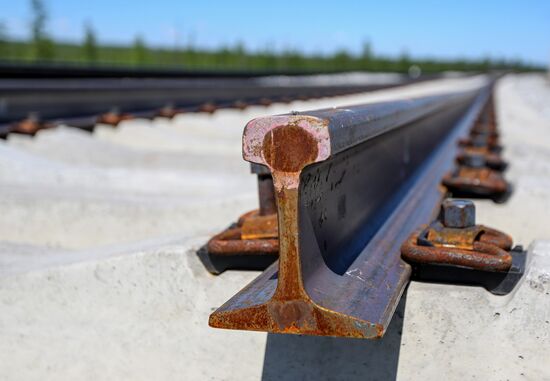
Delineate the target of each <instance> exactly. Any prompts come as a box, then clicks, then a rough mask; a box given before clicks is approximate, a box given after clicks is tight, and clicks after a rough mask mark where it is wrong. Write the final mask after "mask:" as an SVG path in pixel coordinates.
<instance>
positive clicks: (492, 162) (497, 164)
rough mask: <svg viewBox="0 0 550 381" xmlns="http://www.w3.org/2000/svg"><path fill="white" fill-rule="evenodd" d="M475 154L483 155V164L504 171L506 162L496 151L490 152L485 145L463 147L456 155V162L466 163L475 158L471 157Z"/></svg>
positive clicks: (506, 165)
mask: <svg viewBox="0 0 550 381" xmlns="http://www.w3.org/2000/svg"><path fill="white" fill-rule="evenodd" d="M475 155H481V156H483V160H484V162H485V165H486V166H487V167H488V168H491V169H494V170H496V171H504V170H505V169H506V168H507V167H508V163H507V162H506V161H505V160H504V159H502V157H501V156H500V155H499V154H498V153H496V152H492V151H491V150H490V149H489V148H487V147H464V148H463V149H462V150H461V151H460V152H459V153H458V155H457V156H456V162H457V163H458V164H462V165H467V164H468V163H469V162H471V161H472V160H475V159H472V157H473V156H475Z"/></svg>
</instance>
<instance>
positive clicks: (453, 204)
mask: <svg viewBox="0 0 550 381" xmlns="http://www.w3.org/2000/svg"><path fill="white" fill-rule="evenodd" d="M441 220H442V221H441V222H442V223H443V225H444V226H445V227H447V228H469V227H472V226H474V225H475V224H476V207H475V205H474V203H473V202H472V201H470V200H463V199H458V198H447V199H445V200H444V201H443V203H442V204H441Z"/></svg>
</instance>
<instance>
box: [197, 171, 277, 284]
mask: <svg viewBox="0 0 550 381" xmlns="http://www.w3.org/2000/svg"><path fill="white" fill-rule="evenodd" d="M252 173H255V174H257V176H258V197H259V200H260V208H259V209H257V210H253V211H251V212H248V213H245V214H243V215H242V216H241V217H239V219H238V221H237V222H236V223H235V224H232V225H231V226H230V227H229V228H227V229H225V230H224V231H222V232H221V233H218V234H216V235H215V236H214V237H212V238H211V239H210V240H209V241H208V243H207V244H206V245H205V246H204V247H202V248H201V249H199V251H198V252H197V254H198V256H199V258H200V259H201V261H202V262H203V264H204V266H205V267H206V268H207V270H208V271H210V272H211V273H213V274H220V273H222V272H223V271H225V270H227V269H245V270H263V269H265V268H266V267H267V266H269V265H270V264H271V263H273V261H275V260H276V259H277V257H278V255H279V228H278V225H277V206H276V204H275V195H274V189H273V178H272V177H271V173H270V172H269V170H267V169H266V168H265V167H263V166H260V165H253V166H252Z"/></svg>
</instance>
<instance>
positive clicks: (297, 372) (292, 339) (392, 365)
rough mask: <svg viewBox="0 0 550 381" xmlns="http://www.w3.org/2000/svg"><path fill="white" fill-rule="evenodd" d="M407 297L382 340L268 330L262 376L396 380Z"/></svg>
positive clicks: (270, 377)
mask: <svg viewBox="0 0 550 381" xmlns="http://www.w3.org/2000/svg"><path fill="white" fill-rule="evenodd" d="M406 299H407V295H406V292H405V293H404V294H403V297H402V298H401V302H400V303H399V306H398V307H397V310H396V312H395V314H394V316H393V319H392V321H391V323H390V326H389V327H388V330H387V331H386V334H385V335H384V338H383V339H381V340H361V339H347V338H334V337H317V336H296V335H280V334H269V335H268V336H267V344H266V349H265V357H264V367H263V373H262V380H264V381H270V380H348V381H352V380H362V381H365V380H395V378H396V376H397V365H398V361H399V350H400V348H401V334H402V329H403V317H404V312H405V303H406Z"/></svg>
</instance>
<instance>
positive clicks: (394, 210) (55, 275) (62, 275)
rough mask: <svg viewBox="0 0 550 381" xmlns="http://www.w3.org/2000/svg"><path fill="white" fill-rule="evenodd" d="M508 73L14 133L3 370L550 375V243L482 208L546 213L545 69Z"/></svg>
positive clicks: (7, 161)
mask: <svg viewBox="0 0 550 381" xmlns="http://www.w3.org/2000/svg"><path fill="white" fill-rule="evenodd" d="M501 83H503V84H501V85H499V86H497V90H496V94H495V97H493V96H492V94H493V93H495V90H494V88H493V86H492V84H493V82H492V81H491V79H490V78H485V77H484V78H481V77H475V78H467V79H464V78H461V79H453V80H451V79H444V80H438V81H431V82H426V83H417V84H414V85H411V86H402V87H394V88H392V89H385V90H382V91H372V92H369V93H361V94H353V95H347V96H337V97H329V98H324V99H316V100H314V99H310V100H306V101H294V102H292V103H290V104H286V103H272V104H271V105H265V106H253V105H248V106H247V107H246V108H244V109H243V110H238V109H233V108H227V109H223V110H217V111H216V112H214V113H207V112H201V113H194V112H186V113H178V114H177V115H174V116H173V117H172V118H166V117H164V118H151V119H149V118H135V119H128V120H122V121H120V122H119V123H118V125H117V128H112V126H110V125H104V124H98V125H96V126H94V128H91V131H90V132H88V131H82V130H80V129H77V128H71V127H67V126H58V127H53V128H49V129H43V130H38V131H37V132H36V134H35V135H34V136H28V135H22V134H15V133H14V134H9V135H8V136H7V139H6V140H0V182H1V183H2V187H0V208H1V209H2V213H1V214H0V273H1V274H2V277H1V279H0V306H1V308H2V314H1V315H0V323H1V325H2V326H3V327H8V329H5V330H2V332H0V338H1V340H0V350H1V351H2V353H4V356H3V359H4V362H3V363H2V369H3V371H4V373H5V374H7V375H15V376H14V377H12V378H17V377H16V376H20V375H22V377H24V378H43V375H44V374H46V375H54V374H55V375H56V376H58V375H59V373H60V371H59V369H62V373H63V374H65V373H66V372H70V373H71V374H72V375H77V378H78V377H80V376H82V377H85V376H86V375H87V374H89V373H88V372H89V369H90V367H93V369H94V371H95V372H97V375H98V377H100V378H109V377H110V378H112V377H113V375H114V376H115V378H124V377H126V378H128V377H130V378H140V377H144V375H146V376H147V377H148V378H155V377H156V378H159V377H160V378H166V379H173V378H185V379H199V378H205V377H206V378H212V379H239V380H243V379H244V380H253V379H258V376H259V375H260V374H261V375H263V376H265V378H269V379H271V378H273V379H277V378H281V377H282V378H285V377H286V379H322V378H323V377H324V378H328V379H364V376H365V375H373V377H375V378H377V379H393V378H396V377H397V378H400V377H403V379H409V378H410V375H411V374H415V375H416V374H418V375H420V376H421V377H422V378H427V379H429V378H430V377H434V375H436V376H435V377H437V375H440V374H443V373H446V374H447V373H449V374H450V372H452V374H457V375H459V377H462V376H463V375H464V374H467V375H470V374H475V375H476V376H477V377H479V375H484V376H485V375H487V377H489V378H491V377H492V376H493V375H496V377H497V378H502V379H506V378H510V377H509V376H510V375H511V374H519V372H520V371H521V372H523V373H525V375H526V376H527V377H531V378H533V379H545V377H546V376H547V374H548V371H547V369H546V368H541V367H540V366H539V364H544V360H545V357H544V356H545V355H544V354H545V353H547V352H548V351H547V350H546V349H547V348H548V343H549V341H548V335H547V331H548V330H547V327H548V313H547V312H548V310H549V304H548V302H549V299H548V294H547V291H548V290H547V279H548V278H547V276H548V273H549V272H550V269H549V268H548V261H547V258H548V256H547V254H548V252H549V251H548V248H549V247H550V246H548V243H544V242H543V243H542V244H538V245H533V246H532V247H531V248H530V249H529V252H530V254H531V255H532V256H533V257H532V260H531V262H530V263H532V264H531V265H530V267H529V268H528V269H529V270H530V272H527V271H526V269H525V266H524V264H525V263H524V262H523V261H524V260H525V254H524V252H523V251H522V250H520V249H519V248H514V247H513V245H512V244H511V242H510V237H508V236H507V235H506V234H502V233H498V232H495V231H494V229H491V227H495V228H502V229H503V230H504V231H506V232H507V233H512V234H513V237H514V238H515V239H516V240H518V241H519V242H522V243H526V244H527V243H530V242H533V240H534V239H535V238H537V237H544V234H547V233H546V230H547V229H546V226H547V224H546V219H547V216H546V215H545V213H544V211H545V210H547V207H548V205H550V198H549V197H548V195H547V194H548V193H547V192H546V190H547V177H546V178H545V176H547V173H548V165H546V164H545V163H546V162H545V158H546V157H547V156H548V152H549V151H548V150H549V148H548V144H547V143H546V142H545V141H543V140H542V139H536V138H533V137H540V136H543V135H542V134H543V133H544V131H546V130H547V129H546V127H547V122H546V121H547V117H546V119H545V117H544V116H543V115H542V114H537V112H536V110H537V107H539V105H531V106H529V107H528V105H527V102H528V101H532V99H533V98H532V97H531V94H533V89H535V90H536V91H537V92H538V93H539V94H540V93H541V92H542V90H541V89H542V88H543V87H544V85H542V84H541V82H540V81H534V80H531V82H529V81H526V80H525V79H523V77H522V76H517V77H516V76H511V78H510V77H506V78H505V79H504V80H503V81H502V82H501ZM533 84H534V85H537V84H538V85H537V86H539V88H536V87H534V85H533ZM544 99H547V98H544ZM493 103H495V104H496V106H495V107H496V108H497V111H495V110H494V109H493ZM497 106H498V107H497ZM515 107H517V108H515ZM522 107H523V108H524V109H525V112H523V113H522V112H521V108H522ZM292 110H301V111H298V112H291V111H292ZM307 110H310V111H307ZM266 115H267V116H266ZM245 126H246V128H245V130H244V137H245V145H244V147H243V145H242V144H243V140H242V138H243V128H244V127H245ZM308 134H309V135H308ZM544 136H545V135H544ZM481 143H483V144H481ZM243 149H244V153H245V157H246V158H247V160H249V161H252V162H254V166H253V168H252V172H253V175H251V174H250V173H249V172H250V164H249V163H248V162H245V161H244V160H243V158H242V152H243ZM504 149H506V150H505V151H503V152H504V154H502V153H501V152H500V150H504ZM315 151H316V154H315V155H314V153H315ZM480 156H481V158H480ZM504 159H506V160H509V161H510V163H509V164H510V165H509V166H508V167H506V164H507V163H506V162H505V160H504ZM480 163H481V164H482V165H480ZM504 169H506V172H504ZM493 171H496V172H493ZM495 176H496V177H495ZM499 176H500V177H499ZM496 179H500V180H504V179H506V180H511V181H514V182H515V185H516V187H515V190H514V194H513V196H512V197H511V198H510V199H506V197H501V196H504V195H502V194H499V195H498V197H489V196H491V195H490V194H488V193H487V191H493V192H497V193H498V192H499V190H500V187H501V186H502V185H503V184H504V185H507V182H506V181H500V180H499V181H496ZM537 181H538V182H537ZM461 191H462V193H464V194H461V195H460V197H466V196H467V197H466V201H462V202H456V200H455V201H453V200H452V199H451V200H449V196H450V195H452V196H453V197H454V196H456V195H457V194H458V193H461ZM467 191H468V192H467ZM476 192H477V194H476ZM258 193H259V197H258ZM489 193H490V192H489ZM474 196H476V197H475V201H474V202H475V207H476V208H477V212H478V216H477V219H478V220H479V221H480V222H483V223H487V224H488V225H489V226H480V225H479V224H478V222H477V221H475V219H474V218H473V217H474V216H473V208H472V204H471V203H470V201H471V200H474ZM495 196H497V195H495ZM496 203H500V204H498V205H497V204H496ZM258 204H259V208H258V210H254V211H252V212H249V213H245V214H244V215H243V216H242V217H241V218H238V219H236V218H235V217H236V216H239V215H240V214H242V213H243V212H245V211H247V210H251V209H253V208H255V207H257V205H258ZM441 211H442V213H440V212H441ZM537 211H538V213H537ZM232 221H235V223H232V224H231V225H229V223H230V222H232ZM277 221H282V223H280V224H279V223H278V222H277ZM274 222H275V223H274ZM228 225H229V226H228ZM226 227H227V228H226ZM224 228H226V229H224ZM474 233H475V234H474ZM473 238H475V239H473ZM478 238H479V239H478ZM457 246H458V247H457ZM487 249H488V250H487ZM487 251H488V252H487ZM197 254H198V255H197ZM274 261H278V262H275V263H274ZM273 263H274V264H273ZM270 266H271V267H270ZM281 266H282V269H281ZM242 269H248V270H251V269H254V271H240V270H242ZM207 270H208V271H210V272H211V273H215V274H220V273H223V274H221V275H220V276H212V275H211V274H210V273H209V272H208V271H207ZM257 270H261V271H263V273H260V272H258V271H257ZM519 278H523V279H525V281H523V282H518V279H519ZM545 282H546V283H545ZM441 283H451V285H449V284H446V285H445V284H441ZM457 283H459V284H460V283H462V284H467V285H469V286H481V287H459V286H457V285H456V284H457ZM246 285H248V286H246ZM243 287H245V288H244V289H243ZM239 290H241V291H239ZM502 294H505V295H506V296H501V295H502ZM37 306H40V310H39V312H38V313H37ZM209 317H210V325H211V326H214V327H217V328H230V329H244V330H255V331H262V332H278V333H295V334H304V335H320V336H323V335H325V336H341V338H332V337H304V336H301V335H279V334H277V335H271V334H267V335H266V334H263V333H262V332H255V333H251V332H245V333H239V332H229V331H227V330H224V329H212V328H211V327H209V326H208V324H207V321H208V320H209ZM390 321H391V323H390ZM517 327H521V330H522V331H518V328H517ZM60 332H62V335H60ZM525 332H527V333H529V334H524V333H525ZM531 333H533V334H531ZM380 336H382V339H381V340H378V341H376V342H373V341H371V340H351V341H350V340H348V339H346V338H348V337H360V338H364V339H371V338H380ZM342 337H343V338H342ZM495 338H498V340H499V341H500V342H501V343H502V345H501V346H500V347H499V356H494V351H487V350H486V349H487V347H486V346H487V343H489V342H492V341H493V340H495ZM129 343H138V344H139V345H135V346H134V345H129ZM182 343H185V345H183V344H182ZM159 348H162V355H161V356H159ZM227 348H231V350H230V351H228V350H227ZM541 348H542V349H543V350H541ZM74 353H77V354H78V357H75V358H74V361H70V362H67V361H66V359H67V358H71V357H70V356H72V354H74ZM520 355H521V356H522V357H521V358H520V357H519V356H520ZM213 358H214V359H216V366H212V359H213ZM422 358H425V359H433V358H437V359H440V358H441V359H442V360H441V361H439V360H438V361H423V360H422V361H419V359H422ZM36 359H40V361H38V362H37V361H36ZM182 360H183V361H182ZM237 360H238V365H239V370H238V372H236V371H235V363H236V361H237ZM167 363H169V364H171V365H170V366H166V364H167ZM465 363H467V364H468V366H465V365H464V364H465ZM128 364H129V365H128ZM488 368H489V369H490V371H487V369H488ZM281 369H284V372H285V374H284V375H283V374H282V371H281ZM514 372H515V373H514ZM396 374H397V375H398V376H399V375H400V376H399V377H398V376H396ZM488 374H490V375H488ZM119 375H121V376H119ZM27 376H28V377H27ZM103 376H104V377H103ZM182 376H183V377H182ZM82 377H81V378H82ZM55 378H59V377H55ZM73 378H74V377H73ZM451 378H452V377H451Z"/></svg>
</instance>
